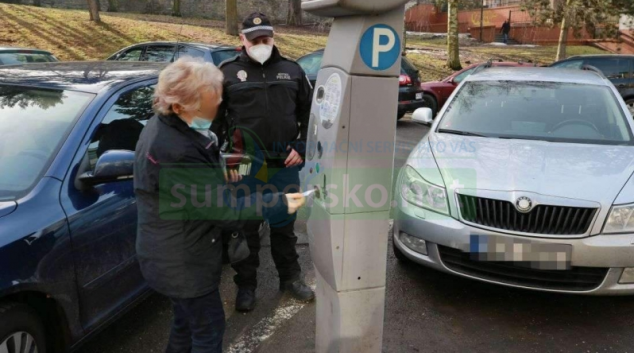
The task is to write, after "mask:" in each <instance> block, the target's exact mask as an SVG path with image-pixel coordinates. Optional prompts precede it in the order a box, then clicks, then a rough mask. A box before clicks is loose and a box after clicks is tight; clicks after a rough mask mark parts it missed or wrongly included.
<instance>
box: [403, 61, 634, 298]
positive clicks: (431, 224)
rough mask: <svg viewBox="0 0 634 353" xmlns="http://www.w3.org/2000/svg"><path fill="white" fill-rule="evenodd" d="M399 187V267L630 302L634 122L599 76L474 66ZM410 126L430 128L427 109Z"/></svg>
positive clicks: (633, 249) (408, 164)
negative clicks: (621, 297) (413, 265)
mask: <svg viewBox="0 0 634 353" xmlns="http://www.w3.org/2000/svg"><path fill="white" fill-rule="evenodd" d="M477 70H478V72H476V73H473V74H472V75H471V76H469V77H467V78H465V79H464V81H463V82H462V83H461V84H460V85H459V86H458V89H457V90H456V91H455V92H454V93H453V95H452V96H451V97H449V100H448V103H447V104H446V105H445V108H444V109H443V110H441V111H440V113H439V115H438V118H436V121H435V122H433V125H432V126H431V129H430V132H429V133H428V134H427V135H426V136H425V137H424V138H423V139H422V141H420V143H419V144H418V146H416V147H415V148H414V150H413V151H412V153H411V154H410V156H409V158H408V160H407V162H406V164H405V166H404V167H403V169H402V170H401V171H400V174H399V177H398V181H397V184H396V190H395V198H396V201H397V206H396V208H395V210H394V218H395V220H394V227H393V231H394V237H393V239H394V243H393V244H394V252H395V254H396V256H397V258H398V259H400V260H404V261H414V262H416V263H419V264H422V265H425V266H429V267H432V268H435V269H437V270H440V271H444V272H447V273H451V274H454V275H458V276H462V277H466V278H471V279H476V280H480V281H484V282H489V283H496V284H500V285H504V286H510V287H520V288H528V289H534V290H540V291H550V292H562V293H575V294H595V295H599V294H602V295H603V294H634V276H633V274H634V247H633V246H632V238H633V236H634V221H633V220H634V217H633V215H634V177H633V173H634V135H633V133H632V131H633V128H634V122H633V121H632V119H629V117H628V114H627V106H626V105H625V102H624V101H623V100H622V98H621V97H620V96H619V95H618V92H617V90H616V89H615V88H614V86H613V85H612V84H611V83H610V82H609V81H608V80H607V79H605V78H604V77H603V76H602V75H601V74H600V73H596V72H591V71H582V70H574V71H572V70H560V69H552V68H521V69H520V68H488V69H487V68H480V69H477ZM413 118H414V120H415V121H421V122H426V123H431V122H432V118H431V111H430V110H429V109H427V108H422V109H420V110H417V111H416V112H415V113H414V116H413Z"/></svg>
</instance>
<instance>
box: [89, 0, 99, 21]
mask: <svg viewBox="0 0 634 353" xmlns="http://www.w3.org/2000/svg"><path fill="white" fill-rule="evenodd" d="M87 1H88V12H89V13H90V20H91V21H95V22H97V23H101V17H99V4H98V3H97V1H98V0H87Z"/></svg>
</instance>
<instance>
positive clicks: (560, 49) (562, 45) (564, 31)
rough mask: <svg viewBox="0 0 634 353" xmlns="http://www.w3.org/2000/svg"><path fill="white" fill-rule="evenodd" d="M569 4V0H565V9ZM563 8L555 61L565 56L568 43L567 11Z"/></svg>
mask: <svg viewBox="0 0 634 353" xmlns="http://www.w3.org/2000/svg"><path fill="white" fill-rule="evenodd" d="M569 6H570V0H566V10H567V9H568V7H569ZM566 10H564V16H563V18H562V20H561V31H560V32H559V45H558V46H557V58H556V59H555V61H559V60H563V59H565V58H566V45H567V43H568V19H567V18H566V17H567V16H566V15H567V13H566Z"/></svg>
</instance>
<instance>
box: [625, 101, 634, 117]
mask: <svg viewBox="0 0 634 353" xmlns="http://www.w3.org/2000/svg"><path fill="white" fill-rule="evenodd" d="M625 104H626V105H627V107H628V109H629V110H630V113H631V114H632V116H634V98H628V99H626V100H625Z"/></svg>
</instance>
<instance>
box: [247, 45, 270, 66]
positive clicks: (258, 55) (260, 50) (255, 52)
mask: <svg viewBox="0 0 634 353" xmlns="http://www.w3.org/2000/svg"><path fill="white" fill-rule="evenodd" d="M247 51H248V54H249V56H250V57H251V59H253V60H255V61H257V62H259V63H260V64H264V63H265V62H266V61H267V60H269V59H270V58H271V54H272V53H273V46H272V45H269V44H258V45H254V46H252V47H250V48H249V49H248V50H247Z"/></svg>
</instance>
